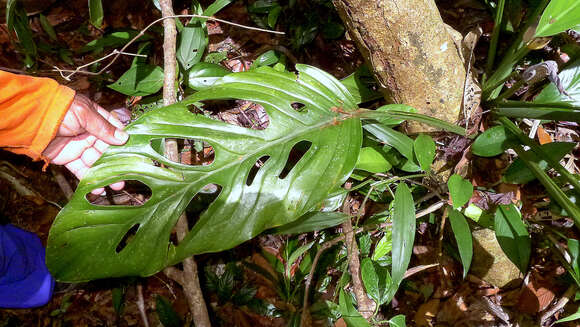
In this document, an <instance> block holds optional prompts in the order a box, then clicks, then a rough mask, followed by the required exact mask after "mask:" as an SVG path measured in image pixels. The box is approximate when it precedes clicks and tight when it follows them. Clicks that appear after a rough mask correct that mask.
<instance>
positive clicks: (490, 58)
mask: <svg viewBox="0 0 580 327" xmlns="http://www.w3.org/2000/svg"><path fill="white" fill-rule="evenodd" d="M504 7H505V0H499V3H498V5H497V10H496V12H495V24H494V25H493V31H492V34H491V41H490V44H489V51H488V52H487V65H486V66H485V72H486V73H487V74H489V73H490V72H491V69H492V68H493V62H494V60H495V54H496V52H497V42H498V40H499V34H500V32H501V22H502V20H503V9H504Z"/></svg>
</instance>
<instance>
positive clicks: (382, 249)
mask: <svg viewBox="0 0 580 327" xmlns="http://www.w3.org/2000/svg"><path fill="white" fill-rule="evenodd" d="M392 249H393V231H392V230H391V229H390V228H389V229H387V231H386V232H385V235H383V237H382V238H381V239H380V240H379V242H378V243H377V245H376V246H375V251H374V252H373V256H372V257H371V259H372V260H373V261H377V260H379V259H380V258H382V257H384V256H385V255H387V254H388V253H389V252H391V250H392Z"/></svg>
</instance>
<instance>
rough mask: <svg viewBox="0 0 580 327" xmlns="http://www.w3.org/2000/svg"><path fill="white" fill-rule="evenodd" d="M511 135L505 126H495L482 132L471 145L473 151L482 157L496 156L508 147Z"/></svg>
mask: <svg viewBox="0 0 580 327" xmlns="http://www.w3.org/2000/svg"><path fill="white" fill-rule="evenodd" d="M508 142H509V135H508V134H507V133H506V130H505V128H504V127H503V126H494V127H492V128H490V129H488V130H486V131H485V132H483V133H482V134H480V135H479V136H478V137H477V138H476V139H475V141H474V142H473V144H472V145H471V152H472V153H473V154H475V155H477V156H480V157H495V156H497V155H500V154H502V153H503V152H504V151H505V150H506V149H507V148H508Z"/></svg>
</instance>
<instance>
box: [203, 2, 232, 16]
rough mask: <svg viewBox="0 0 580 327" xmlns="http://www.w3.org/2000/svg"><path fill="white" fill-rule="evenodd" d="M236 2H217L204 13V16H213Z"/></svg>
mask: <svg viewBox="0 0 580 327" xmlns="http://www.w3.org/2000/svg"><path fill="white" fill-rule="evenodd" d="M233 1H234V0H216V1H214V2H213V3H212V4H211V5H209V6H208V7H207V8H205V10H204V11H203V15H204V16H213V15H215V14H217V13H218V12H219V11H220V10H222V9H223V8H224V7H225V6H227V5H229V4H230V3H232V2H233Z"/></svg>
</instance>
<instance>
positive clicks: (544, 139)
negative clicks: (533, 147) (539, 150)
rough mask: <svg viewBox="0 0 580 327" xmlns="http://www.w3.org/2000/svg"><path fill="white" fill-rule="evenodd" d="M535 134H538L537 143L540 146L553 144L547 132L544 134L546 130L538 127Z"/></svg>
mask: <svg viewBox="0 0 580 327" xmlns="http://www.w3.org/2000/svg"><path fill="white" fill-rule="evenodd" d="M537 133H538V141H540V144H546V143H552V142H553V140H552V137H551V136H550V134H548V132H546V130H545V129H544V128H543V127H542V126H538V132H537Z"/></svg>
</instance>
